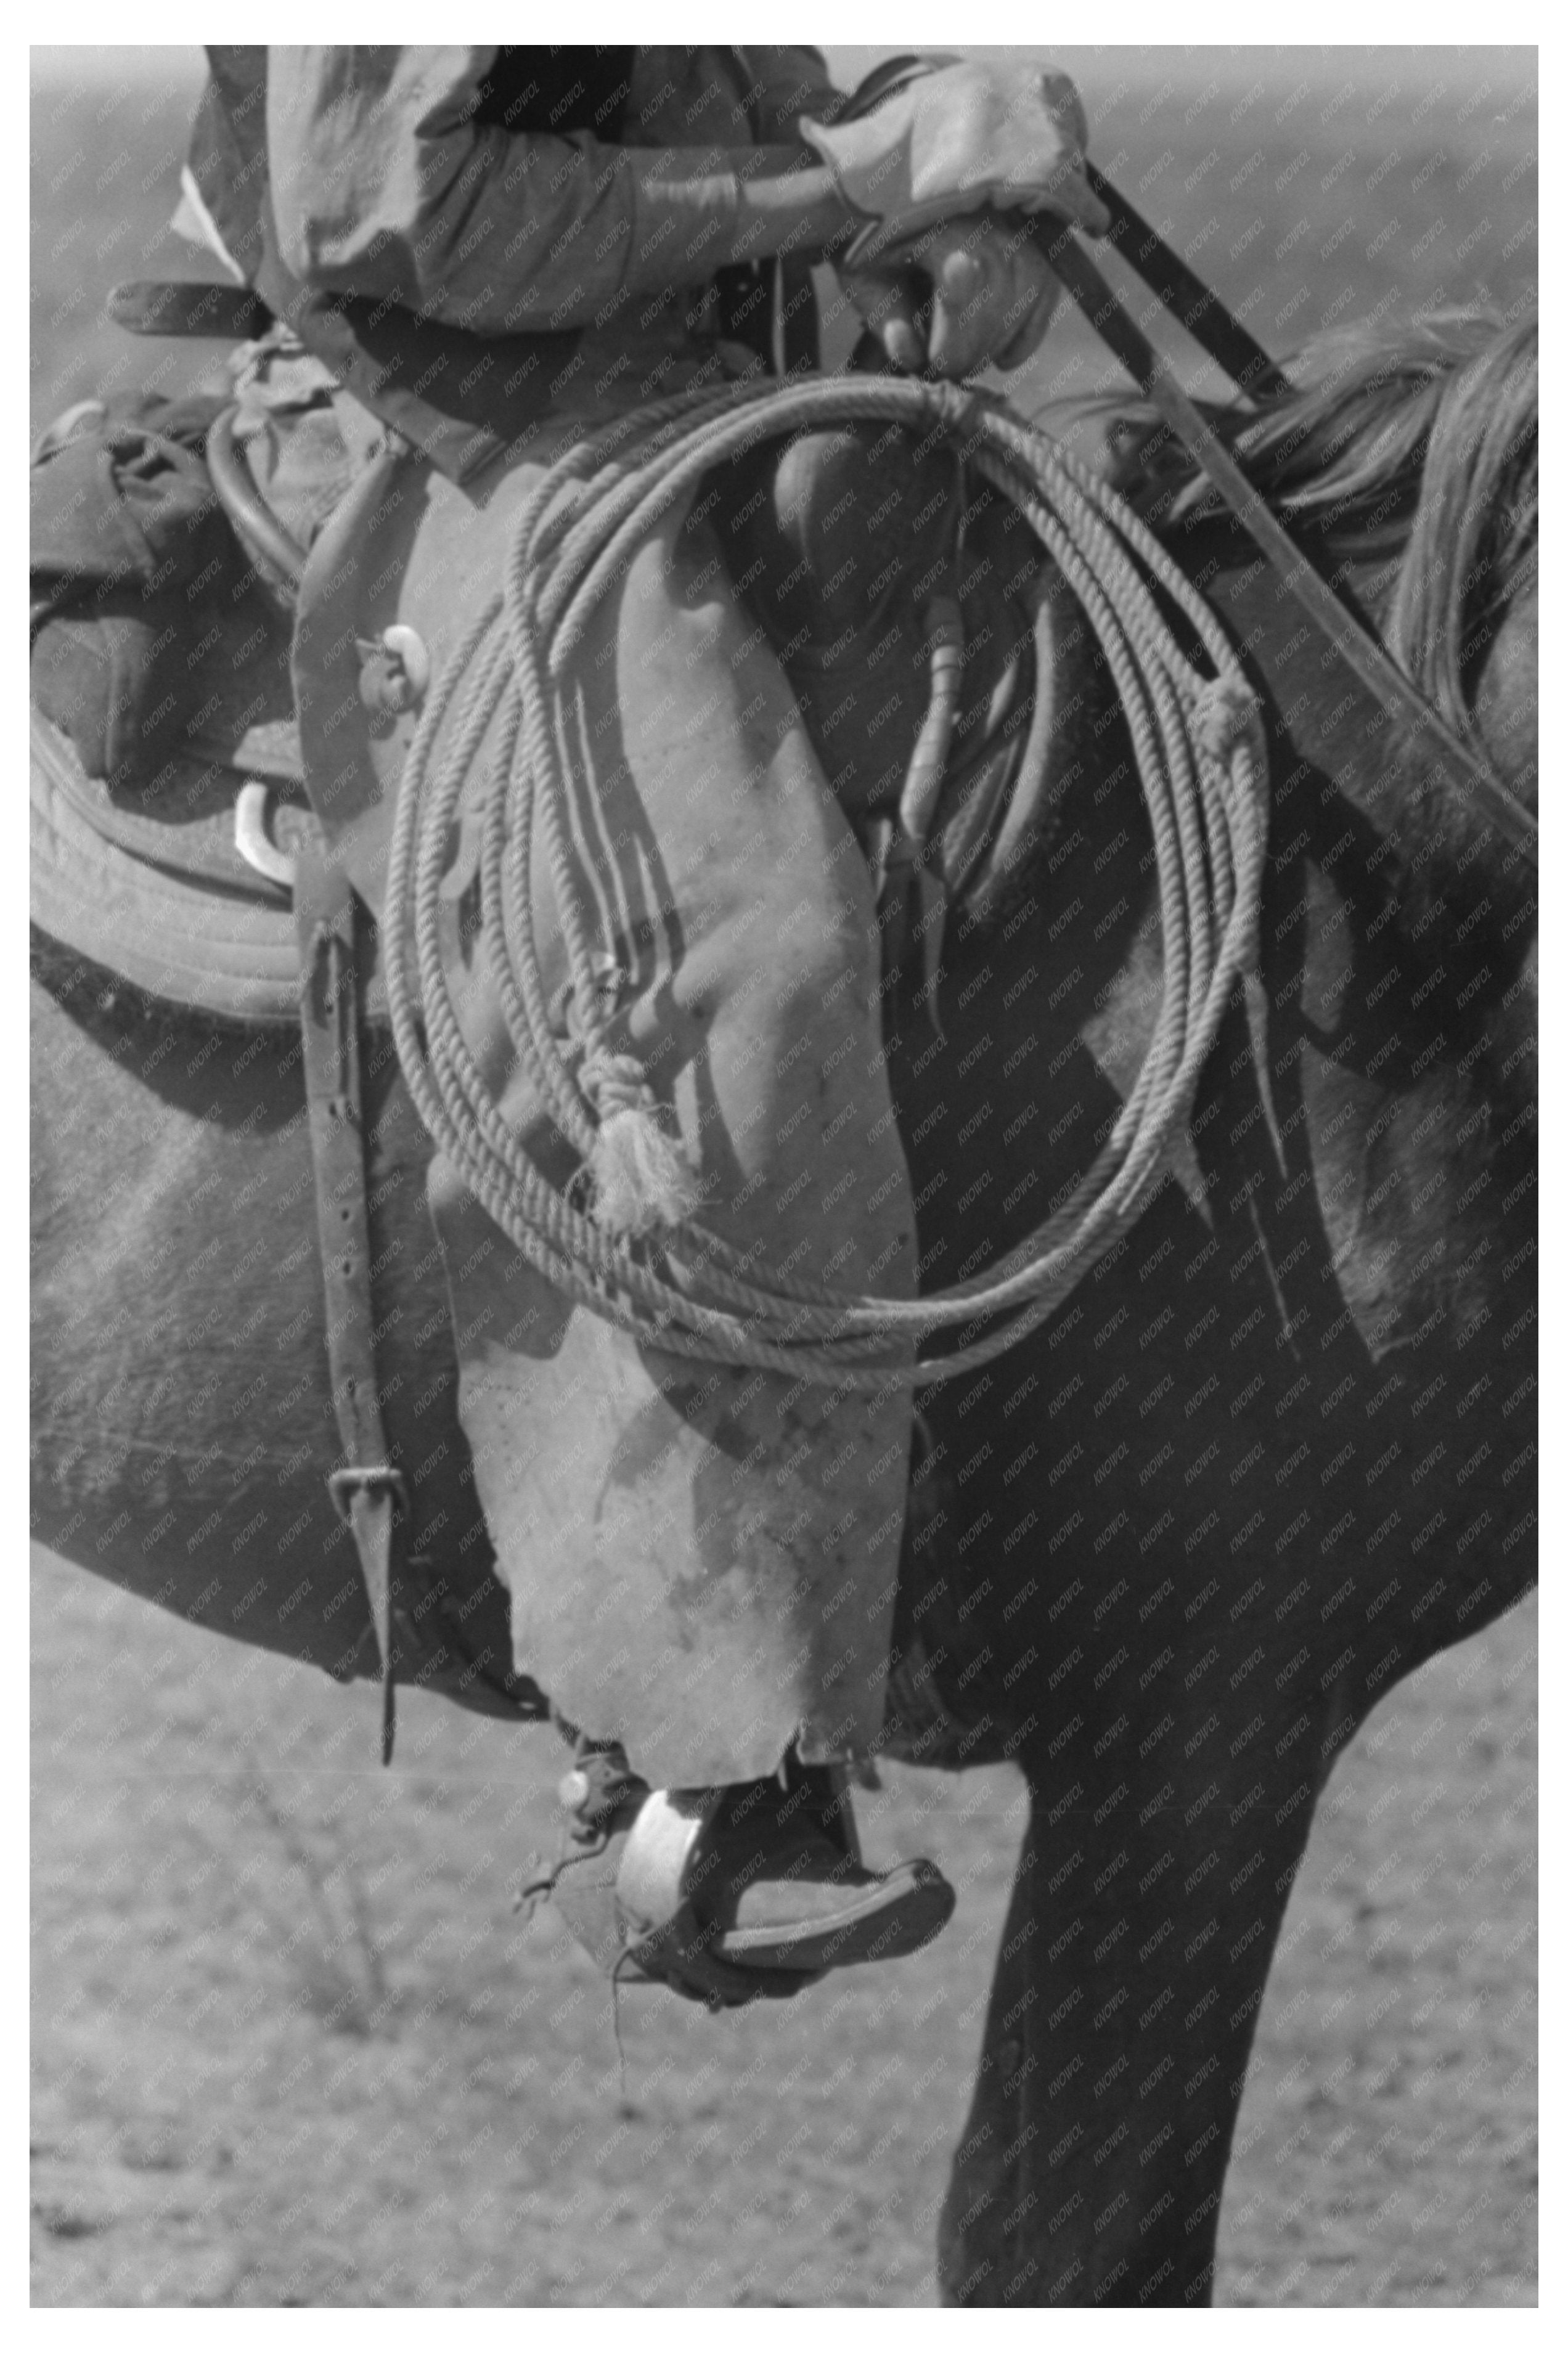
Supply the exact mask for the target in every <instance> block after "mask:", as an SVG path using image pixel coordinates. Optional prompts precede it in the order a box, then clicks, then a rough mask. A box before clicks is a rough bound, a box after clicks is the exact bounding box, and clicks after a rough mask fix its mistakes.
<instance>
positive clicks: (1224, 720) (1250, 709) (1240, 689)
mask: <svg viewBox="0 0 1568 2353" xmlns="http://www.w3.org/2000/svg"><path fill="white" fill-rule="evenodd" d="M1258 711H1259V706H1258V700H1257V696H1256V694H1255V692H1254V691H1253V689H1252V688H1251V687H1250V686H1249V685H1248V684H1247V682H1246V681H1245V678H1243V677H1242V675H1241V673H1240V671H1239V670H1222V671H1221V672H1220V675H1219V676H1218V678H1206V679H1205V680H1204V681H1203V682H1202V685H1201V686H1200V687H1199V689H1198V691H1197V693H1196V694H1195V695H1194V696H1193V698H1192V712H1191V713H1190V724H1191V727H1192V740H1193V742H1194V743H1195V744H1197V746H1198V748H1199V750H1200V751H1202V752H1206V753H1207V754H1208V755H1209V757H1210V758H1211V759H1213V760H1219V761H1224V760H1228V759H1229V757H1230V755H1231V751H1232V748H1233V746H1234V744H1237V743H1238V742H1240V741H1241V740H1242V739H1243V738H1245V739H1247V740H1248V741H1249V742H1250V744H1251V746H1252V749H1253V750H1254V751H1255V752H1261V750H1262V743H1263V735H1262V723H1261V720H1260V718H1259V715H1258ZM1265 765H1266V763H1265Z"/></svg>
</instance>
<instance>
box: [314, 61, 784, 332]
mask: <svg viewBox="0 0 1568 2353" xmlns="http://www.w3.org/2000/svg"><path fill="white" fill-rule="evenodd" d="M495 54H496V53H495V50H494V49H493V48H434V47H419V48H409V47H333V48H303V47H302V48H294V47H279V48H274V49H273V50H272V52H271V55H270V63H269V73H268V89H267V146H268V161H269V174H270V185H271V192H272V204H273V212H274V217H275V219H276V222H277V228H278V239H279V247H280V250H281V257H282V259H283V261H284V263H285V264H286V266H287V267H288V268H289V269H291V271H292V272H293V274H294V275H295V276H296V277H298V278H300V279H302V280H304V281H305V282H306V283H307V284H309V285H313V286H317V287H322V288H325V289H328V290H335V291H338V292H343V293H349V294H359V295H365V296H368V297H371V298H373V299H385V300H387V301H393V302H397V303H399V304H402V305H404V306H405V307H407V308H408V309H409V310H413V311H418V312H419V313H420V314H421V315H423V316H425V317H427V318H432V319H439V320H441V321H443V322H448V323H450V324H452V325H458V326H465V327H468V328H471V330H473V331H474V332H477V333H481V334H484V333H491V334H498V333H504V332H514V331H524V330H532V331H538V330H540V329H544V328H559V327H570V326H581V325H586V324H587V323H588V322H590V321H592V320H593V319H594V318H595V317H596V316H599V315H601V314H602V312H603V311H604V309H605V306H606V305H607V304H611V303H613V302H614V301H615V299H616V298H617V297H618V296H620V295H625V294H633V293H646V292H649V291H651V290H654V289H656V288H660V287H664V286H670V285H677V286H679V285H694V284H700V283H701V282H703V281H704V280H705V279H706V278H707V277H708V276H709V275H711V273H712V270H713V269H715V267H716V266H717V264H718V263H719V262H720V261H721V260H723V259H725V258H726V248H727V246H728V245H729V243H730V242H731V240H732V239H733V237H735V235H736V225H737V221H738V219H739V216H740V211H741V188H740V184H741V181H742V179H743V178H744V176H745V173H746V168H747V142H746V137H745V133H744V132H737V133H736V143H735V147H734V148H733V149H731V148H728V147H720V146H716V145H715V146H710V147H706V148H667V147H659V148H632V147H623V146H608V145H602V144H600V142H598V141H597V140H595V139H593V138H591V137H589V136H588V134H587V133H584V132H572V133H570V134H568V135H567V136H565V137H561V138H547V137H542V136H535V135H534V134H533V133H522V134H520V135H517V136H513V135H512V134H510V133H509V132H506V131H504V130H502V129H500V128H493V127H491V126H488V125H483V124H480V123H477V122H475V121H473V119H472V118H473V114H474V111H475V108H476V107H477V104H478V102H479V98H480V94H481V90H482V86H483V83H484V80H485V78H486V76H487V75H488V73H489V72H490V70H491V69H492V68H493V64H494V60H495ZM774 54H775V55H777V56H779V57H786V56H788V57H803V56H805V55H807V54H809V53H806V52H800V51H779V52H775V53H774ZM798 78H799V77H798V75H797V74H796V73H795V71H794V69H788V70H784V71H782V72H780V73H779V75H778V76H777V77H776V78H775V79H772V80H770V81H769V82H768V89H769V90H772V89H774V88H775V87H778V88H779V90H780V92H781V96H782V98H783V99H784V100H788V98H789V95H790V92H791V88H792V83H793V80H794V79H798ZM797 111H799V109H797ZM754 160H756V159H754Z"/></svg>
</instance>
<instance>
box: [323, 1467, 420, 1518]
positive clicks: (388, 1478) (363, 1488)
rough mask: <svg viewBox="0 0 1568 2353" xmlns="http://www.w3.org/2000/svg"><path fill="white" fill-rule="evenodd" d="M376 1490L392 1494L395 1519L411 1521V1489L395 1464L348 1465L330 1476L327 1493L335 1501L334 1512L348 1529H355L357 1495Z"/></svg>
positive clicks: (329, 1474) (331, 1472) (330, 1473)
mask: <svg viewBox="0 0 1568 2353" xmlns="http://www.w3.org/2000/svg"><path fill="white" fill-rule="evenodd" d="M376 1488H384V1489H387V1490H389V1491H390V1493H391V1496H392V1504H393V1511H394V1515H395V1516H397V1517H401V1518H407V1516H408V1486H407V1483H406V1482H405V1481H404V1477H403V1473H402V1472H401V1471H399V1470H397V1468H396V1467H395V1465H394V1464H392V1463H390V1462H345V1463H344V1464H343V1466H342V1468H341V1469H339V1470H336V1471H329V1472H328V1473H327V1493H328V1494H329V1495H330V1496H331V1497H332V1500H333V1508H334V1511H335V1512H336V1514H337V1515H338V1518H339V1519H340V1520H342V1521H343V1522H344V1525H345V1526H346V1525H351V1518H350V1514H351V1511H352V1507H353V1504H354V1499H355V1495H363V1494H366V1493H369V1492H370V1491H371V1490H373V1489H376Z"/></svg>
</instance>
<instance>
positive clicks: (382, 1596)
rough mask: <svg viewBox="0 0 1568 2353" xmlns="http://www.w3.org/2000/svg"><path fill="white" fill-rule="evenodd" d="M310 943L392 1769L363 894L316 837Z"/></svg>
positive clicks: (352, 1436)
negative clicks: (364, 1056)
mask: <svg viewBox="0 0 1568 2353" xmlns="http://www.w3.org/2000/svg"><path fill="white" fill-rule="evenodd" d="M294 918H295V923H296V927H297V931H298V936H299V943H300V965H301V992H300V1032H301V1039H302V1048H303V1055H304V1066H305V1102H306V1108H307V1112H308V1115H309V1120H310V1136H311V1161H312V1166H313V1169H314V1172H315V1191H316V1221H317V1225H318V1227H319V1229H320V1240H321V1257H322V1274H323V1279H324V1282H325V1286H326V1338H327V1362H328V1366H329V1369H330V1371H331V1374H332V1401H333V1408H334V1412H335V1413H336V1416H337V1427H338V1436H339V1438H340V1440H342V1444H343V1451H344V1455H345V1456H346V1458H347V1460H346V1461H345V1462H344V1464H343V1466H342V1468H341V1469H339V1470H336V1471H334V1472H333V1473H332V1475H331V1476H330V1478H329V1479H328V1481H327V1487H328V1491H329V1493H331V1496H332V1500H333V1504H334V1508H335V1509H336V1511H337V1513H338V1515H339V1517H340V1518H341V1519H343V1520H344V1521H346V1522H347V1524H348V1526H349V1528H350V1529H351V1530H352V1532H353V1535H354V1542H355V1550H356V1551H357V1553H358V1555H359V1567H360V1573H361V1575H362V1576H363V1577H364V1579H365V1590H366V1599H367V1600H368V1602H369V1605H370V1622H371V1624H372V1626H373V1627H374V1629H375V1631H376V1643H377V1645H378V1647H379V1649H380V1653H381V1761H382V1763H383V1764H384V1765H386V1764H389V1763H390V1762H391V1758H392V1736H393V1730H394V1704H395V1703H394V1699H393V1667H394V1664H395V1657H394V1650H393V1616H394V1611H395V1609H396V1606H397V1600H398V1598H399V1593H398V1588H399V1578H398V1573H397V1572H398V1554H399V1541H398V1534H397V1521H398V1518H399V1515H401V1516H403V1517H405V1518H406V1516H407V1511H408V1495H407V1492H406V1490H405V1487H404V1482H403V1474H402V1472H400V1471H398V1470H397V1468H396V1467H395V1466H394V1465H393V1464H392V1463H391V1462H390V1461H388V1459H387V1437H386V1432H385V1430H384V1429H383V1427H382V1421H381V1408H380V1404H379V1401H378V1399H377V1396H376V1335H375V1324H374V1320H373V1316H372V1312H371V1299H370V1218H369V1209H368V1206H367V1204H366V1193H365V1125H364V1108H363V1103H362V1097H361V1085H360V1064H359V970H358V961H357V954H356V941H355V931H356V923H357V920H358V919H357V918H356V914H355V897H354V892H353V891H352V889H351V888H350V885H349V881H348V877H347V876H346V874H345V873H344V870H343V868H342V866H341V865H339V864H338V863H337V862H336V861H335V860H332V859H331V858H330V857H329V855H328V853H327V852H326V850H325V849H324V847H323V845H322V844H321V843H319V842H317V841H315V840H313V839H307V840H306V841H305V842H304V843H303V844H302V847H301V849H300V851H299V853H298V857H297V860H296V863H295V869H294Z"/></svg>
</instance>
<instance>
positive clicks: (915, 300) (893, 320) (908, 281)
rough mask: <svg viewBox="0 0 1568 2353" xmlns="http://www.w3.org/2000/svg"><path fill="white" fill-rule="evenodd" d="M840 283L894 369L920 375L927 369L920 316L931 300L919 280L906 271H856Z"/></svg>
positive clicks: (923, 330) (847, 275)
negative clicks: (923, 369) (925, 367)
mask: <svg viewBox="0 0 1568 2353" xmlns="http://www.w3.org/2000/svg"><path fill="white" fill-rule="evenodd" d="M841 282H842V287H843V290H844V293H845V295H846V296H847V297H848V299H849V301H851V302H853V305H854V307H855V309H856V310H857V311H859V313H860V315H861V317H862V318H863V320H864V322H865V323H866V325H867V326H868V327H869V328H870V330H871V332H872V333H873V334H874V336H875V337H876V340H877V342H878V343H880V344H881V345H882V348H883V350H884V351H885V353H886V354H887V356H888V358H889V359H890V360H891V361H892V363H893V364H894V366H895V368H902V369H903V370H904V372H905V374H906V375H919V373H920V371H921V369H922V368H924V366H925V365H926V333H925V328H924V326H923V324H922V322H921V312H922V311H924V310H925V308H926V306H927V301H928V300H929V297H928V295H927V290H926V289H925V288H924V287H923V286H922V285H921V284H920V282H919V280H918V279H917V278H916V277H915V276H914V275H913V274H912V273H911V272H910V271H908V270H906V269H890V270H883V269H857V270H854V271H852V272H850V273H848V274H846V275H845V276H844V277H843V279H842V281H841Z"/></svg>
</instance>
